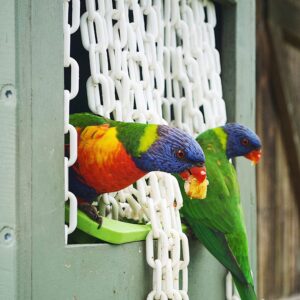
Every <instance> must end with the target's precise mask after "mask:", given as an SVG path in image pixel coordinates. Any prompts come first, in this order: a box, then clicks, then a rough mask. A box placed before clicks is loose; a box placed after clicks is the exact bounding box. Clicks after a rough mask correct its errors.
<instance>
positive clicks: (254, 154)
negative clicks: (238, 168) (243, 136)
mask: <svg viewBox="0 0 300 300" xmlns="http://www.w3.org/2000/svg"><path fill="white" fill-rule="evenodd" d="M245 157H246V158H248V159H250V160H251V161H252V163H253V164H254V165H256V164H257V163H258V162H259V160H260V158H261V149H257V150H253V151H251V152H250V153H248V154H246V155H245Z"/></svg>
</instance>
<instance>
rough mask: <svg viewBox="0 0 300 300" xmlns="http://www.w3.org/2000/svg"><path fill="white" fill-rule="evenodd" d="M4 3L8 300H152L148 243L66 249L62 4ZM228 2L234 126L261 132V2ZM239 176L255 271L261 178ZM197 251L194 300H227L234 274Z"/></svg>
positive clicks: (0, 292)
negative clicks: (257, 127) (257, 78)
mask: <svg viewBox="0 0 300 300" xmlns="http://www.w3.org/2000/svg"><path fill="white" fill-rule="evenodd" d="M0 1H1V2H0V4H1V6H0V7H1V10H0V22H1V23H0V24H1V25H2V26H0V40H1V41H5V43H4V44H3V43H2V42H1V44H0V54H1V55H0V65H1V70H0V86H1V89H2V88H3V86H4V85H7V84H10V86H9V88H11V90H12V91H13V94H12V97H10V99H9V101H8V99H6V98H4V99H3V96H1V97H0V114H1V115H0V122H1V126H2V127H1V128H2V129H3V132H4V129H5V130H6V131H7V133H6V134H2V136H1V137H0V139H1V141H0V142H1V145H2V144H3V145H5V146H6V147H1V148H0V160H1V161H0V163H1V166H4V168H1V171H0V189H1V195H0V197H1V201H0V203H1V204H0V205H1V206H0V208H1V209H0V220H1V221H0V222H1V223H0V228H2V227H3V225H5V226H6V225H8V227H11V228H12V230H13V233H15V235H14V238H15V240H13V242H12V244H10V245H7V244H6V245H4V244H3V243H1V242H0V299H7V300H10V299H21V300H27V299H28V300H29V299H34V300H40V299H43V300H44V299H45V300H47V299H49V300H50V299H51V300H52V299H62V300H67V299H72V300H76V299H77V300H78V299H84V300H89V299H112V300H114V299H131V300H135V299H137V300H140V299H145V296H146V294H147V292H148V291H149V290H150V285H151V270H150V269H149V267H148V266H147V265H146V263H145V248H144V247H145V243H144V242H137V243H130V244H125V245H121V246H114V245H108V244H99V245H95V244H93V245H76V246H65V245H64V203H63V198H64V184H63V176H64V172H63V147H64V146H63V143H64V140H63V68H62V66H63V33H62V2H61V1H59V0H55V1H39V0H15V2H14V1H3V0H0ZM221 2H222V3H224V4H226V5H224V7H223V21H224V24H223V30H224V32H223V46H222V47H223V49H222V62H223V88H224V95H225V99H226V100H227V108H228V113H229V114H228V115H229V119H230V120H234V119H236V120H238V121H240V122H243V123H245V124H247V125H250V126H252V127H253V126H254V16H255V15H254V1H248V0H247V1H245V0H244V1H236V4H230V3H232V2H233V1H225V2H224V1H221ZM14 88H15V89H16V91H15V92H14ZM4 95H5V92H4ZM8 95H10V93H8ZM7 149H9V151H7ZM2 163H5V164H2ZM237 168H238V173H239V176H240V179H241V185H242V195H243V204H245V205H246V217H247V228H248V231H249V237H250V245H251V249H252V251H251V254H252V256H251V257H252V261H253V262H254V263H255V193H254V192H255V184H254V178H255V177H254V169H253V168H252V169H251V168H250V166H249V164H248V162H245V161H244V162H240V161H238V163H237ZM0 240H1V233H0ZM190 251H191V263H190V268H189V279H190V288H189V293H190V298H191V300H193V299H198V298H199V296H200V295H201V298H203V299H214V300H219V299H220V300H221V299H224V297H225V296H224V284H225V272H224V269H223V268H222V267H221V266H220V264H218V262H216V261H215V260H214V258H212V257H211V256H210V254H209V253H207V251H206V250H205V249H203V247H202V246H201V245H200V244H199V243H198V242H196V241H192V242H191V246H190ZM254 271H255V270H254Z"/></svg>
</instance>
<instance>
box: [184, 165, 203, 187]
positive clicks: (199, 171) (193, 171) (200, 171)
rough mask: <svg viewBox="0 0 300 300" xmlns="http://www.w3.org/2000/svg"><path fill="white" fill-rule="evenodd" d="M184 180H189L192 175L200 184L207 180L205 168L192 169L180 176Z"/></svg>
mask: <svg viewBox="0 0 300 300" xmlns="http://www.w3.org/2000/svg"><path fill="white" fill-rule="evenodd" d="M179 175H180V176H181V178H182V179H183V180H187V179H188V178H189V176H190V175H193V176H194V177H195V178H196V179H197V180H198V181H199V182H200V183H202V182H203V181H204V180H205V179H206V168H205V167H192V168H190V169H188V170H185V171H183V172H182V173H180V174H179Z"/></svg>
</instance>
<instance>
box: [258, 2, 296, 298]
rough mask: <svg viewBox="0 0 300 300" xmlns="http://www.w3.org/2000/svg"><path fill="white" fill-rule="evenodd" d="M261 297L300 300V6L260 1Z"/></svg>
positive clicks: (259, 238) (259, 188)
mask: <svg viewBox="0 0 300 300" xmlns="http://www.w3.org/2000/svg"><path fill="white" fill-rule="evenodd" d="M256 19H257V22H256V24H257V29H256V30H257V33H256V37H257V40H256V45H257V46H256V52H257V56H256V62H257V68H256V72H257V73H256V75H257V76H256V79H257V82H256V110H257V112H256V113H257V114H256V116H257V125H256V126H257V131H258V134H259V135H260V136H261V138H262V142H263V146H264V147H263V149H264V154H263V159H262V161H261V164H259V166H258V168H257V170H258V171H257V217H258V224H257V238H258V239H257V241H258V248H257V249H258V253H257V254H258V261H257V263H258V293H259V297H260V298H264V299H268V300H269V299H290V298H288V296H290V295H298V296H296V297H294V298H291V299H300V242H299V241H300V217H299V216H300V198H299V194H300V105H299V104H300V103H299V95H300V1H299V0H275V1H274V0H269V1H266V0H257V1H256Z"/></svg>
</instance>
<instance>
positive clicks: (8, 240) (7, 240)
mask: <svg viewBox="0 0 300 300" xmlns="http://www.w3.org/2000/svg"><path fill="white" fill-rule="evenodd" d="M13 241H14V231H13V229H12V228H11V227H7V226H5V227H3V228H2V229H0V245H1V244H4V245H6V246H9V245H11V244H12V243H13Z"/></svg>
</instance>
